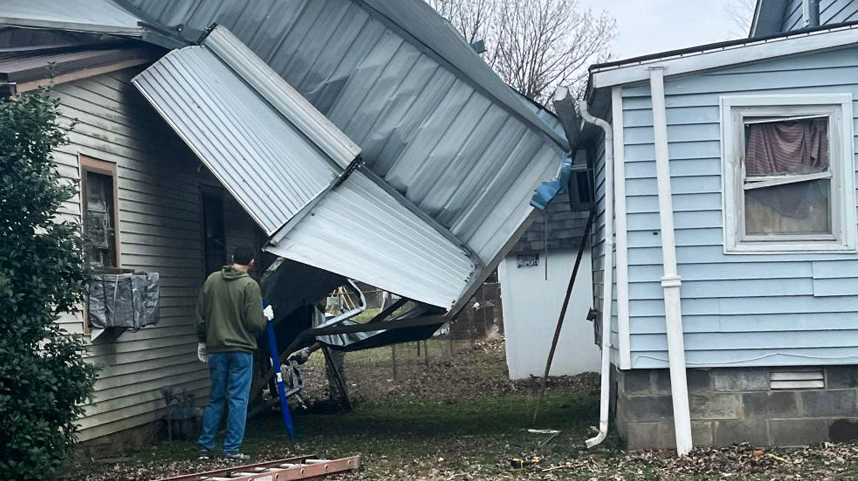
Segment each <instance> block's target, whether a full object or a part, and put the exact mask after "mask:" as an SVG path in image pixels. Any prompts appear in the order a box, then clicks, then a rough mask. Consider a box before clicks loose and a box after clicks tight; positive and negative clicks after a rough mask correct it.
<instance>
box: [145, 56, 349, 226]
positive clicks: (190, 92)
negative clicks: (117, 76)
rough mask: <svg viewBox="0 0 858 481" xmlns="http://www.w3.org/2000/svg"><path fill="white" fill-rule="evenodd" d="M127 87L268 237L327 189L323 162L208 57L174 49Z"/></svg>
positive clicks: (328, 169)
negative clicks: (160, 118) (145, 101)
mask: <svg viewBox="0 0 858 481" xmlns="http://www.w3.org/2000/svg"><path fill="white" fill-rule="evenodd" d="M134 84H135V85H136V86H137V87H138V88H139V89H140V91H141V92H142V93H143V95H144V96H146V98H147V99H148V100H149V101H150V103H152V105H153V106H154V107H155V108H156V109H157V110H158V111H159V112H160V113H161V115H162V116H163V117H164V119H165V120H166V121H167V123H169V124H170V125H171V126H172V127H173V129H174V130H175V131H176V133H178V134H179V135H180V136H181V137H182V138H183V139H184V140H185V142H186V143H187V144H188V146H190V147H191V149H193V150H194V152H196V153H197V155H198V156H199V157H200V158H201V159H202V160H203V161H204V162H205V163H206V165H207V166H209V168H210V169H211V171H212V173H214V174H215V176H217V177H218V179H219V180H220V181H221V182H222V183H223V184H224V186H226V188H227V189H229V190H230V192H231V193H232V194H233V195H234V196H235V197H236V198H237V199H238V200H239V202H241V203H242V205H244V207H245V209H246V210H247V211H248V212H249V213H250V214H251V216H253V217H254V218H255V219H256V221H257V222H258V223H259V225H260V226H261V227H262V228H263V229H264V230H265V231H266V232H267V233H268V234H272V233H273V232H274V231H276V230H277V229H279V228H280V227H281V226H283V225H284V224H285V223H286V222H287V221H288V220H289V219H290V218H292V216H294V215H295V214H296V213H297V212H298V211H299V210H301V208H302V207H304V206H305V205H307V204H308V203H309V202H310V201H311V200H312V199H313V198H314V197H316V196H317V195H319V194H320V193H321V192H322V191H323V190H324V189H325V188H327V187H328V186H329V185H330V184H331V182H332V181H333V180H334V178H335V176H336V171H335V170H334V168H333V166H332V165H331V163H330V161H329V160H328V158H327V156H326V155H325V154H323V153H322V152H321V151H319V150H318V149H317V148H316V147H314V146H313V144H311V143H310V142H308V141H307V139H306V138H305V137H304V136H303V135H302V134H301V133H300V132H299V131H298V130H297V129H296V128H295V127H294V126H292V125H291V124H289V123H288V122H287V121H286V119H284V118H283V117H282V116H281V115H280V114H279V113H278V112H277V111H275V110H274V109H273V108H272V107H271V106H270V105H269V104H268V103H267V102H265V100H264V99H262V98H260V97H259V96H258V95H256V93H255V92H254V91H253V90H251V89H249V88H248V87H247V85H246V84H245V83H244V82H243V81H242V79H240V78H239V77H238V76H237V75H236V74H235V73H234V72H232V71H231V70H230V69H229V68H228V67H227V66H226V65H225V64H223V63H222V62H221V61H220V60H219V59H218V58H217V57H216V56H215V55H214V54H213V53H212V52H211V51H209V50H207V49H206V48H204V47H197V46H194V47H186V48H183V49H181V50H174V51H172V52H170V53H168V54H167V55H165V56H164V57H163V58H161V59H160V60H159V61H158V62H156V63H155V64H154V65H152V66H151V67H149V68H147V69H146V70H145V71H143V72H142V73H141V74H140V75H138V76H137V77H135V78H134Z"/></svg>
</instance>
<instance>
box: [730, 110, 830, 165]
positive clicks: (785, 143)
mask: <svg viewBox="0 0 858 481" xmlns="http://www.w3.org/2000/svg"><path fill="white" fill-rule="evenodd" d="M828 161H829V159H828V119H827V118H818V119H802V120H793V121H786V122H766V123H760V124H750V125H748V126H747V127H746V142H745V175H747V176H748V177H757V176H765V175H784V174H814V173H817V172H825V171H826V170H827V169H828Z"/></svg>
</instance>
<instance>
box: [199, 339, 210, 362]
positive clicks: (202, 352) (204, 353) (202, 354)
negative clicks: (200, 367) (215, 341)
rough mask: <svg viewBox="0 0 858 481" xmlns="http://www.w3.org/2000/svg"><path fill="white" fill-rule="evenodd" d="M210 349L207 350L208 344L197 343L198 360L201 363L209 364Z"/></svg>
mask: <svg viewBox="0 0 858 481" xmlns="http://www.w3.org/2000/svg"><path fill="white" fill-rule="evenodd" d="M208 355H209V353H208V349H207V348H206V343H204V342H198V343H197V359H199V360H200V362H201V363H203V364H206V363H208V362H209V358H208Z"/></svg>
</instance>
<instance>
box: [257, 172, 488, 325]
mask: <svg viewBox="0 0 858 481" xmlns="http://www.w3.org/2000/svg"><path fill="white" fill-rule="evenodd" d="M266 250H268V251H269V252H271V253H273V254H276V255H279V256H281V257H286V258H288V259H292V260H295V261H298V262H301V263H304V264H309V265H312V266H315V267H318V268H320V269H323V270H327V271H331V272H336V273H337V274H340V275H343V276H345V277H349V278H352V279H357V280H360V281H361V282H365V283H367V284H370V285H372V286H376V287H379V288H381V289H384V290H386V291H390V292H393V293H396V294H398V295H400V296H403V297H406V298H408V299H413V300H415V301H421V302H425V303H427V304H432V305H435V306H440V307H444V308H447V309H449V308H450V307H451V306H452V305H453V304H454V303H455V302H456V301H457V300H458V299H459V297H460V296H461V295H462V293H463V292H464V291H465V289H466V288H467V286H468V284H469V282H470V281H471V278H472V276H473V273H474V267H475V266H474V263H473V262H472V261H471V259H469V258H468V255H467V254H466V253H465V252H464V251H463V250H462V249H461V248H460V247H458V246H456V245H455V244H454V243H453V242H451V240H450V239H448V238H447V237H445V236H444V235H442V234H441V233H440V232H439V231H438V230H437V229H435V228H433V227H432V226H431V225H429V224H428V223H427V222H426V221H424V220H422V219H421V218H420V217H419V216H418V215H416V214H415V213H414V212H412V211H411V210H409V209H408V208H407V207H406V206H404V205H403V204H402V203H401V202H400V201H399V200H398V199H397V198H396V197H394V196H393V195H391V194H390V193H388V192H386V191H385V190H384V189H383V188H382V187H381V186H379V185H378V184H377V183H375V182H374V181H373V180H372V179H371V178H370V177H368V176H367V175H365V174H364V173H363V172H361V171H360V170H358V171H355V172H353V173H352V174H351V175H350V176H349V177H348V178H347V179H346V180H345V181H344V182H343V183H342V184H340V185H339V186H337V187H336V188H335V189H333V190H332V191H330V192H328V193H326V194H325V196H324V197H323V198H322V200H321V201H320V202H319V203H318V204H316V205H315V206H314V207H313V208H312V209H311V210H310V212H309V214H308V215H306V216H304V217H303V218H302V219H301V221H300V222H299V223H298V224H297V225H296V226H295V227H294V228H293V229H291V230H290V231H289V232H288V233H287V234H286V236H285V237H284V238H283V239H281V240H279V241H278V242H277V244H276V245H274V246H270V247H268V248H267V249H266Z"/></svg>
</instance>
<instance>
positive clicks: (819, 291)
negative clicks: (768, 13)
mask: <svg viewBox="0 0 858 481" xmlns="http://www.w3.org/2000/svg"><path fill="white" fill-rule="evenodd" d="M785 93H793V94H795V93H852V95H853V97H854V98H855V99H858V48H848V49H840V50H834V51H828V52H818V53H814V54H808V55H801V56H794V57H788V58H781V59H775V60H768V61H760V62H755V63H753V64H746V65H742V66H738V67H731V68H728V69H722V70H718V71H711V72H707V73H697V74H692V75H687V76H683V77H676V78H671V77H668V78H667V79H666V81H665V95H666V99H665V100H666V105H667V120H668V141H669V153H670V170H671V187H672V189H673V206H674V209H675V214H674V223H675V229H676V243H677V258H678V263H679V273H680V275H681V276H682V279H683V283H682V289H681V293H682V313H683V324H684V330H685V347H686V359H687V362H688V365H689V366H693V367H702V366H772V365H811V364H839V363H855V362H858V352H856V348H855V346H858V255H856V254H801V253H795V254H778V255H735V254H731V255H726V254H724V253H723V242H724V241H723V234H722V223H723V220H722V200H721V157H720V156H721V152H720V125H719V122H720V120H719V119H720V108H719V99H720V97H721V96H722V95H740V94H785ZM623 117H624V118H623V129H624V130H623V133H624V144H625V145H624V154H625V163H626V191H627V196H626V204H627V212H628V215H627V221H628V252H629V313H630V320H629V324H630V326H629V327H630V336H631V339H630V349H631V361H632V367H633V368H663V367H667V348H666V337H665V335H664V317H663V316H664V301H663V297H662V289H661V285H660V283H659V280H660V278H661V274H662V258H661V247H660V245H661V244H660V242H661V238H660V232H659V229H660V223H659V218H658V200H657V183H656V173H655V151H654V147H653V129H652V112H651V102H650V98H649V87H648V85H647V84H636V85H627V86H625V87H624V89H623ZM857 130H858V129H857Z"/></svg>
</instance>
